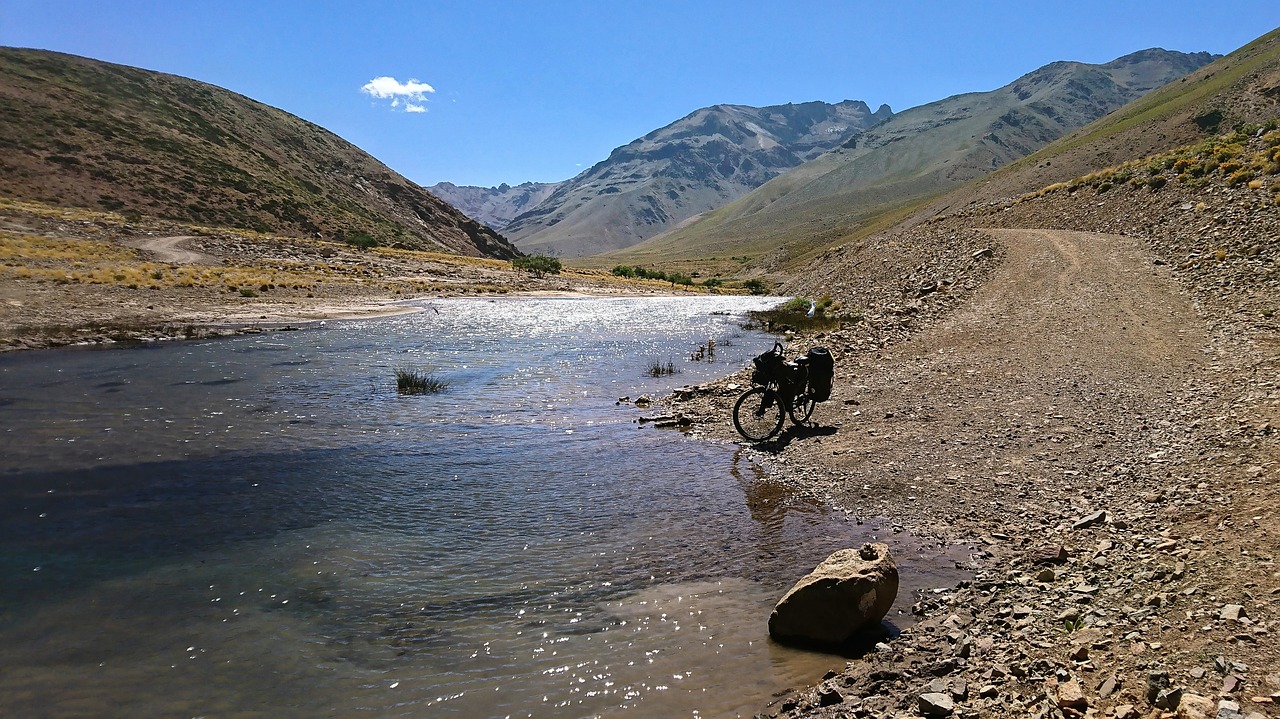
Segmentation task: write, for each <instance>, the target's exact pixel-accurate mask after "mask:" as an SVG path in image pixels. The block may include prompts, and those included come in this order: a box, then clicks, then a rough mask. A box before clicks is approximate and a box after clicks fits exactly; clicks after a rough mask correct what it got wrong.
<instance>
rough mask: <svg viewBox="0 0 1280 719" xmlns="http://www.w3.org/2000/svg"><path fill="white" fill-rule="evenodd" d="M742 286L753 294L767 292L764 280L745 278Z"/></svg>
mask: <svg viewBox="0 0 1280 719" xmlns="http://www.w3.org/2000/svg"><path fill="white" fill-rule="evenodd" d="M742 286H743V287H745V288H746V289H747V291H748V292H750V293H751V294H753V295H763V294H765V293H766V292H768V291H769V290H768V288H767V287H765V286H764V280H747V281H746V282H743V283H742Z"/></svg>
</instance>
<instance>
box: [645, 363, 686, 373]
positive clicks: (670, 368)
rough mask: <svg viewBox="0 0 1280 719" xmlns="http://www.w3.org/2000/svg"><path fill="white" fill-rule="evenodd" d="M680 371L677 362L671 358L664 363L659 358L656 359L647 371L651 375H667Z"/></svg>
mask: <svg viewBox="0 0 1280 719" xmlns="http://www.w3.org/2000/svg"><path fill="white" fill-rule="evenodd" d="M679 372H680V370H679V368H677V367H676V363H675V362H672V361H671V360H667V363H666V364H662V362H661V361H659V360H654V361H653V362H652V363H651V364H650V365H649V368H648V369H647V370H646V373H647V374H648V375H649V376H650V377H664V376H666V375H669V374H677V373H679Z"/></svg>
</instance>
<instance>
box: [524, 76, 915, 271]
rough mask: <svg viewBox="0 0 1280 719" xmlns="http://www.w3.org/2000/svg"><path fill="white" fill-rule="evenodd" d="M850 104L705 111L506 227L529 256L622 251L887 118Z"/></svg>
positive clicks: (648, 138)
mask: <svg viewBox="0 0 1280 719" xmlns="http://www.w3.org/2000/svg"><path fill="white" fill-rule="evenodd" d="M892 115H893V113H892V111H891V110H890V109H889V107H888V106H882V107H881V108H880V109H879V110H877V111H875V112H872V111H871V109H870V108H869V107H867V105H866V103H863V102H859V101H852V100H846V101H844V102H841V103H838V104H835V105H830V104H827V103H823V102H807V103H802V104H788V105H775V106H770V107H760V108H757V107H747V106H743V105H715V106H712V107H707V108H702V109H700V110H697V111H695V112H693V113H691V114H689V115H688V116H686V117H684V118H682V119H680V120H678V121H676V122H674V123H672V124H670V125H667V126H666V127H663V128H660V129H658V130H654V131H653V132H651V133H649V134H647V135H645V136H644V137H642V138H639V139H637V140H635V141H633V142H631V143H628V144H627V145H624V146H622V147H619V148H617V149H615V150H614V151H613V152H612V153H610V155H609V157H608V159H606V160H604V161H602V162H600V163H597V164H596V165H594V166H593V167H591V168H589V169H588V170H586V171H585V172H583V173H581V174H579V175H578V176H577V177H574V178H573V179H571V180H567V181H566V182H564V183H563V184H562V185H561V186H560V187H559V188H557V189H556V191H555V192H554V193H553V194H552V195H551V196H550V197H548V198H547V199H546V200H544V201H543V202H542V203H541V204H540V205H538V206H537V207H536V208H534V209H533V210H531V211H529V212H526V213H524V214H523V215H521V216H519V217H517V218H516V219H515V220H514V221H513V222H512V223H511V224H510V225H508V226H507V227H506V228H504V232H505V234H506V235H507V236H508V237H510V238H512V239H513V240H514V241H515V243H516V245H517V246H519V247H520V248H521V249H522V250H524V251H526V252H538V253H547V254H554V255H559V256H563V257H579V256H583V255H590V254H594V253H597V252H603V251H606V250H611V249H617V248H620V247H627V246H629V245H633V244H635V243H637V242H640V241H642V240H644V239H646V238H648V237H652V236H654V235H656V234H658V233H660V232H663V231H664V230H668V229H670V228H673V227H675V226H677V225H678V224H679V223H680V222H682V221H684V220H687V219H688V218H690V217H694V216H696V215H698V214H700V213H703V212H707V211H709V210H712V209H715V208H716V207H719V206H721V205H723V204H724V203H726V202H728V201H730V200H733V199H736V198H738V197H741V196H742V195H744V194H746V193H747V192H748V191H750V190H751V189H753V188H755V187H758V186H760V185H761V184H763V183H765V182H767V181H768V180H770V179H772V178H774V177H777V176H778V175H780V174H782V173H783V172H785V171H787V170H789V169H791V168H793V167H796V166H797V165H800V164H801V163H803V162H806V161H808V160H810V159H812V158H814V157H816V156H818V155H819V154H821V153H822V152H824V151H826V150H828V149H830V148H832V147H835V146H836V145H838V144H839V143H840V142H843V141H845V140H847V139H849V138H850V137H851V136H856V135H857V134H859V133H860V132H862V131H863V130H865V129H866V128H868V127H871V126H874V125H876V124H877V123H880V122H883V121H884V120H887V119H888V118H890V117H892Z"/></svg>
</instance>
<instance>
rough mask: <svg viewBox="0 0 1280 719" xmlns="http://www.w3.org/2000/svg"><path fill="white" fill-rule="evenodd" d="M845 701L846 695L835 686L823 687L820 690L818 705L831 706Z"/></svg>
mask: <svg viewBox="0 0 1280 719" xmlns="http://www.w3.org/2000/svg"><path fill="white" fill-rule="evenodd" d="M842 702H844V697H843V696H842V695H841V694H840V692H838V691H836V689H835V687H829V686H827V687H822V688H821V689H819V690H818V706H820V707H829V706H835V705H836V704H840V703H842Z"/></svg>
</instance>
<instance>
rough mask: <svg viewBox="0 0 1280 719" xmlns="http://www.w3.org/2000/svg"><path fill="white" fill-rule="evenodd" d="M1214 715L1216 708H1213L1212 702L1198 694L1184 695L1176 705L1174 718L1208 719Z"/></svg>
mask: <svg viewBox="0 0 1280 719" xmlns="http://www.w3.org/2000/svg"><path fill="white" fill-rule="evenodd" d="M1215 714H1217V707H1216V706H1214V703H1213V700H1211V699H1209V698H1208V697H1202V696H1200V695H1199V694H1184V695H1183V696H1182V701H1181V702H1179V703H1178V711H1177V712H1176V714H1175V716H1177V717H1178V719H1209V717H1212V716H1214V715H1215Z"/></svg>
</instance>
